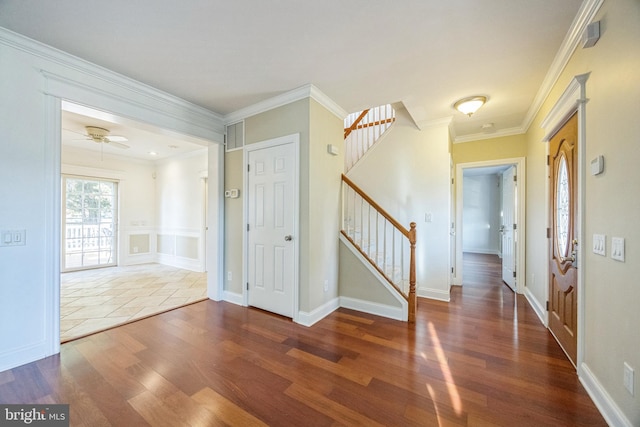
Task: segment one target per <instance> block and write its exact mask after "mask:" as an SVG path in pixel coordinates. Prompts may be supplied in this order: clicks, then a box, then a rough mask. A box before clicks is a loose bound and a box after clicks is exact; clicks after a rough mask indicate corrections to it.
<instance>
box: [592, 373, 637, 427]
mask: <svg viewBox="0 0 640 427" xmlns="http://www.w3.org/2000/svg"><path fill="white" fill-rule="evenodd" d="M579 378H580V382H581V383H582V385H583V386H584V388H585V390H587V393H588V394H589V396H590V397H591V400H593V403H594V404H595V405H596V408H598V410H599V411H600V413H601V414H602V417H603V418H604V419H605V421H606V422H607V424H609V425H610V426H616V427H632V426H633V424H632V423H631V420H629V419H628V418H627V417H626V416H625V415H624V413H623V412H622V411H621V410H620V408H619V407H618V405H616V402H615V401H614V400H613V399H612V398H611V396H610V395H609V393H607V390H605V389H604V387H602V384H600V381H598V378H596V376H595V375H594V374H593V372H592V371H591V369H589V366H587V364H586V363H582V365H581V366H580V375H579Z"/></svg>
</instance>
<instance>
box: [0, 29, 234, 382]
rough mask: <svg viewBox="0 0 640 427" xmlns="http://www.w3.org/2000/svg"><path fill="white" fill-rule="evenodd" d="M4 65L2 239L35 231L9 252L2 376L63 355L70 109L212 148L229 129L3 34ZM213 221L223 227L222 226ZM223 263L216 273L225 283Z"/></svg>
mask: <svg viewBox="0 0 640 427" xmlns="http://www.w3.org/2000/svg"><path fill="white" fill-rule="evenodd" d="M0 58H2V66H1V67H0V94H1V96H0V117H2V122H3V123H5V124H10V126H9V125H4V126H1V127H0V200H7V201H10V202H9V203H5V202H3V203H2V205H1V207H0V229H22V230H26V245H24V246H17V247H9V248H4V247H3V248H0V371H2V370H5V369H9V368H12V367H14V366H18V365H21V364H24V363H28V362H31V361H33V360H36V359H39V358H42V357H45V356H49V355H52V354H55V353H57V352H58V351H59V348H60V344H59V321H60V313H59V297H60V288H59V286H60V277H59V274H60V211H61V208H60V197H61V193H60V179H59V178H60V172H61V165H60V135H61V129H60V125H61V105H60V104H61V99H67V100H70V101H72V102H76V103H79V104H82V105H87V106H91V107H95V108H100V109H103V110H106V111H110V112H113V113H116V114H118V115H122V116H125V117H129V118H132V119H135V120H139V121H142V122H146V123H149V124H152V125H155V126H159V127H161V128H163V129H168V130H170V131H172V132H176V133H182V134H186V135H191V136H194V137H197V138H201V140H203V144H206V143H205V142H204V140H209V141H218V142H221V141H222V131H223V124H222V120H221V118H220V117H219V116H217V115H215V114H213V113H211V112H209V111H206V110H204V109H202V108H200V107H196V106H194V105H192V104H189V103H187V102H185V101H183V100H180V99H178V98H175V97H173V96H170V95H168V94H165V93H162V92H160V91H157V90H155V89H153V88H150V87H148V86H145V85H142V84H139V83H137V82H135V81H133V80H130V79H127V78H124V77H122V76H120V75H117V74H115V73H112V72H110V71H108V70H105V69H103V68H100V67H97V66H94V65H92V64H89V63H87V62H85V61H82V60H80V59H78V58H75V57H72V56H71V55H67V54H64V53H62V52H59V51H55V50H53V49H50V48H48V47H46V46H44V45H42V44H39V43H36V42H33V41H31V40H28V39H25V38H24V37H21V36H18V35H16V34H15V33H12V32H10V31H7V30H4V29H2V28H0ZM107 94H108V95H107ZM217 173H218V171H217V170H214V171H213V172H212V173H210V176H212V175H217ZM216 188H217V187H216ZM218 213H219V211H215V212H212V215H217V214H218ZM211 219H212V220H211V223H212V224H213V223H216V224H217V222H218V216H212V217H211ZM216 229H217V228H216ZM215 237H216V238H217V236H215ZM212 255H213V256H215V255H217V254H216V253H213V254H212ZM217 261H218V260H217V259H215V260H212V261H211V263H210V269H209V271H210V273H211V272H212V269H213V270H214V271H213V274H212V275H213V276H214V277H216V278H217V277H218V271H217V268H218V264H217ZM210 286H211V282H210Z"/></svg>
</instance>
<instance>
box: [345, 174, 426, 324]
mask: <svg viewBox="0 0 640 427" xmlns="http://www.w3.org/2000/svg"><path fill="white" fill-rule="evenodd" d="M342 182H344V183H345V184H347V185H348V186H349V187H351V189H353V191H355V192H356V193H357V194H358V195H359V196H360V197H362V199H363V200H365V201H366V202H367V203H368V204H369V205H370V206H371V207H373V208H374V209H375V211H376V212H378V213H379V214H380V215H382V216H383V217H384V218H385V219H386V220H387V221H389V222H390V223H391V225H393V227H395V228H396V229H397V230H398V231H399V232H400V233H402V235H403V236H405V237H406V238H407V239H408V240H409V248H410V258H409V294H408V295H407V294H405V293H404V291H403V290H402V289H400V288H399V287H398V286H397V285H396V284H395V283H393V280H392V279H391V278H390V277H389V276H387V275H386V274H385V272H384V271H383V270H382V268H380V266H378V264H377V263H376V262H375V260H373V259H371V257H370V256H369V255H368V254H367V253H366V252H365V251H364V250H362V248H361V247H360V246H359V245H358V244H357V243H356V242H355V241H354V240H353V239H352V238H351V237H350V236H349V235H348V233H346V232H345V231H344V230H341V231H340V232H341V233H342V235H343V236H345V237H346V238H347V240H349V242H351V244H353V246H354V247H355V248H356V249H357V250H358V252H360V254H361V255H362V256H363V257H364V258H365V259H366V260H367V261H368V262H369V263H370V264H371V265H372V266H373V267H374V268H375V269H376V270H377V271H378V272H379V273H380V274H381V275H382V277H384V278H385V279H386V280H387V282H389V284H391V286H392V287H393V288H394V289H395V290H396V291H397V292H398V293H399V294H400V295H402V297H403V298H405V299H406V300H407V302H408V306H409V307H408V308H409V313H408V321H409V323H415V322H416V311H417V307H418V298H417V296H416V240H417V237H416V236H417V232H416V223H415V222H412V223H411V224H409V230H407V229H406V228H405V227H404V226H403V225H402V224H400V223H399V222H398V221H397V220H396V219H395V218H393V217H392V216H391V215H389V213H388V212H387V211H385V210H384V209H382V207H381V206H380V205H379V204H377V203H376V202H375V201H374V200H373V199H372V198H371V197H369V196H368V195H367V193H365V192H364V191H363V190H362V189H361V188H360V187H358V186H357V185H356V184H355V183H354V182H353V181H351V180H350V179H349V178H348V177H347V176H346V175H345V174H342Z"/></svg>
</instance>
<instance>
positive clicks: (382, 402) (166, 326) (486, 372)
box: [0, 254, 606, 426]
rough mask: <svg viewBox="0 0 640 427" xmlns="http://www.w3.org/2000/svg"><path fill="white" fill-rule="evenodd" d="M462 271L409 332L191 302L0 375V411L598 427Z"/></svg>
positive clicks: (183, 421)
mask: <svg viewBox="0 0 640 427" xmlns="http://www.w3.org/2000/svg"><path fill="white" fill-rule="evenodd" d="M464 268H465V270H464V278H465V284H464V286H463V287H454V288H453V290H452V293H451V297H452V300H451V302H450V303H444V302H438V301H431V300H426V299H420V301H419V305H418V313H417V323H416V325H414V326H411V325H408V324H406V323H402V322H397V321H393V320H388V319H384V318H380V317H376V316H371V315H367V314H362V313H358V312H355V311H350V310H345V309H340V310H338V311H336V312H334V313H333V314H331V315H330V316H328V317H327V318H326V319H324V320H322V321H320V322H319V323H317V324H316V325H314V326H313V327H310V328H306V327H303V326H299V325H296V324H294V323H292V322H291V321H290V320H287V319H284V318H281V317H278V316H275V315H271V314H268V313H265V312H262V311H260V310H255V309H247V308H243V307H238V306H235V305H233V304H228V303H216V302H212V301H205V302H199V303H196V304H193V305H190V306H187V307H183V308H179V309H176V310H174V311H171V312H167V313H164V314H160V315H158V316H154V317H150V318H147V319H144V320H141V321H138V322H135V323H131V324H128V325H125V326H121V327H118V328H115V329H112V330H109V331H105V332H101V333H98V334H95V335H92V336H89V337H86V338H82V339H79V340H76V341H72V342H69V343H66V344H64V345H63V346H62V351H61V353H60V355H58V356H55V357H49V358H47V359H43V360H41V361H38V362H34V363H31V364H28V365H24V366H21V367H18V368H15V369H12V370H9V371H5V372H2V373H0V402H2V403H69V404H70V418H71V425H73V426H103V425H104V426H108V425H112V426H145V425H153V426H188V425H191V426H217V425H232V426H254V425H256V426H257V425H274V426H277V425H281V426H333V425H365V426H378V425H397V426H412V425H415V426H458V425H462V426H495V425H499V426H604V425H606V423H605V421H604V420H603V419H602V417H601V416H600V414H599V413H598V411H597V409H596V408H595V406H594V404H593V403H592V401H591V400H590V398H589V397H588V395H587V393H586V392H585V390H584V389H583V387H582V386H581V384H580V382H579V381H578V378H577V376H576V373H575V370H574V368H573V366H572V365H571V364H570V363H569V361H568V360H567V358H566V357H565V355H564V354H563V353H562V350H561V349H560V348H559V347H558V345H557V344H556V342H555V341H554V340H553V338H552V337H551V335H550V334H549V332H548V331H547V330H546V329H545V328H544V327H543V326H542V324H541V323H540V321H539V320H538V318H537V317H536V315H535V313H534V312H533V310H532V309H531V308H530V307H529V306H528V304H527V302H526V301H525V299H524V298H523V297H522V296H516V295H514V293H513V292H512V291H511V290H510V289H509V288H508V287H507V286H506V285H504V284H503V283H502V282H501V280H500V271H499V269H500V265H499V260H498V258H497V257H495V256H486V255H467V254H465V264H464Z"/></svg>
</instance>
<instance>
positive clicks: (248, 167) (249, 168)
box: [247, 163, 251, 172]
mask: <svg viewBox="0 0 640 427" xmlns="http://www.w3.org/2000/svg"><path fill="white" fill-rule="evenodd" d="M250 171H251V165H250V164H249V163H247V172H250Z"/></svg>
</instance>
